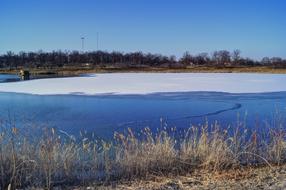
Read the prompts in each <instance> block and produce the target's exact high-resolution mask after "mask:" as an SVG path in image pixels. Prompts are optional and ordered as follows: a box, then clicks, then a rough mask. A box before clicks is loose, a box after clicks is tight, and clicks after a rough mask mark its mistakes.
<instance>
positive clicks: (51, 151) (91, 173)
mask: <svg viewBox="0 0 286 190" xmlns="http://www.w3.org/2000/svg"><path fill="white" fill-rule="evenodd" d="M280 127H281V128H282V127H283V126H280ZM173 134H175V129H170V130H168V132H167V130H166V129H162V130H160V131H158V132H157V133H156V134H154V133H152V132H151V130H150V129H148V128H145V129H144V130H142V131H141V132H140V133H139V134H137V133H136V134H135V133H133V132H132V130H130V129H129V130H128V132H127V133H126V134H120V133H115V134H114V141H113V142H104V141H98V140H92V139H89V138H87V137H85V136H84V135H83V134H82V135H81V138H79V139H78V140H74V139H73V138H67V137H66V136H64V135H62V134H61V133H60V132H58V131H57V130H55V129H54V128H46V129H45V130H44V132H43V134H42V135H41V136H39V137H38V138H32V137H31V135H28V134H27V135H26V133H25V130H21V129H18V128H16V127H15V126H13V125H12V124H10V123H5V122H2V125H1V127H0V185H1V188H2V189H6V188H8V189H9V188H10V189H15V188H28V189H30V188H32V187H34V188H45V189H52V188H53V187H76V186H81V187H87V186H92V187H97V188H101V189H109V188H115V187H118V188H120V187H122V188H123V189H124V188H127V186H124V185H123V186H122V185H120V184H124V182H128V181H138V180H143V181H144V180H145V182H146V180H148V179H153V180H154V179H161V182H162V184H163V185H164V180H165V182H166V180H167V182H166V184H165V185H167V186H168V185H171V186H173V185H175V186H178V185H179V187H178V188H177V189H179V188H181V187H182V188H183V186H182V185H183V184H180V183H183V182H185V183H189V186H190V187H196V185H199V184H201V185H204V183H205V181H206V177H207V176H215V174H219V173H221V174H224V175H230V176H231V175H234V176H238V177H239V176H240V173H241V171H246V170H250V169H251V168H259V167H266V168H267V170H268V171H279V169H281V168H282V166H283V164H284V163H285V162H286V139H285V132H284V131H283V130H281V129H272V130H271V129H270V130H269V131H267V133H265V134H262V133H257V132H256V131H249V130H247V129H245V128H244V127H243V125H242V124H238V126H237V127H236V128H235V129H228V130H222V129H221V128H220V127H219V126H218V125H217V124H214V125H212V126H208V124H206V125H205V126H202V127H191V128H189V129H188V130H187V131H185V132H184V133H183V134H182V135H181V137H180V138H178V137H177V136H176V135H173ZM175 136H176V137H175ZM274 173H275V172H274ZM276 173H277V172H276ZM170 176H175V177H170ZM176 176H177V177H176ZM178 176H185V180H182V179H183V178H181V179H180V178H179V177H178ZM187 177H190V179H195V181H194V182H188V180H187V179H186V178H187ZM169 179H172V180H174V179H175V180H177V182H176V183H175V184H173V182H172V183H171V184H169V181H170V180H169ZM214 179H215V178H209V180H214ZM168 180H169V181H168ZM157 182H158V183H153V186H154V188H155V187H156V185H158V184H159V186H158V187H160V180H157ZM192 183H193V184H192ZM135 184H136V182H134V183H133V186H134V185H135ZM148 184H149V182H146V183H145V184H144V183H143V186H145V187H147V186H148ZM141 185H142V183H141ZM149 185H150V184H149ZM128 186H131V187H132V184H129V185H128ZM139 186H140V185H138V184H136V185H135V187H136V188H137V187H139ZM167 186H166V188H167ZM136 188H134V189H136ZM143 189H144V188H143ZM159 189H160V188H159ZM161 189H162V188H161ZM163 189H164V188H163ZM169 189H170V188H169Z"/></svg>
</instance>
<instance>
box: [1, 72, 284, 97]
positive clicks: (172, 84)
mask: <svg viewBox="0 0 286 190" xmlns="http://www.w3.org/2000/svg"><path fill="white" fill-rule="evenodd" d="M193 91H213V92H230V93H260V92H280V91H286V75H283V74H253V73H112V74H91V75H86V76H83V77H70V78H53V79H40V80H30V81H22V82H14V83H1V84H0V92H16V93H28V94H39V95H52V94H85V95H100V94H150V93H157V92H193Z"/></svg>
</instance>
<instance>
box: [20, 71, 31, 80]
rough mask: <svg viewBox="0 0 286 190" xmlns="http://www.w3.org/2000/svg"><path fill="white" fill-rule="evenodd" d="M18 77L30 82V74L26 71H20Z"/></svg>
mask: <svg viewBox="0 0 286 190" xmlns="http://www.w3.org/2000/svg"><path fill="white" fill-rule="evenodd" d="M19 75H20V78H21V80H30V72H29V71H28V70H20V72H19Z"/></svg>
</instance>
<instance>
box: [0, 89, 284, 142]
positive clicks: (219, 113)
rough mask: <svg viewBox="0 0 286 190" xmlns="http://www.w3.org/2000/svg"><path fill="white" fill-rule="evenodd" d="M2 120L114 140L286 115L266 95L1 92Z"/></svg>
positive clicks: (279, 97) (276, 98)
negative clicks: (118, 135) (126, 133)
mask: <svg viewBox="0 0 286 190" xmlns="http://www.w3.org/2000/svg"><path fill="white" fill-rule="evenodd" d="M0 106H1V107H0V118H4V119H7V118H8V117H10V120H13V121H14V122H15V123H17V125H18V126H19V127H21V126H22V125H26V124H27V123H29V124H30V125H31V126H32V125H34V126H35V125H37V126H49V127H56V128H57V129H59V130H63V131H65V132H67V133H69V134H72V135H75V136H77V135H79V133H80V131H83V130H85V131H87V132H94V133H95V134H96V135H97V136H98V137H101V138H107V139H109V138H112V137H113V133H114V132H115V131H123V130H124V129H127V128H128V127H129V128H132V129H133V130H135V131H140V130H141V129H142V128H144V127H150V128H152V129H153V130H156V129H157V128H160V127H166V128H172V127H176V128H177V129H186V128H188V127H190V126H191V125H199V124H204V123H205V122H206V121H208V122H209V123H214V122H215V121H218V122H219V124H220V125H221V126H222V127H228V126H229V125H232V126H235V125H237V121H238V120H240V121H242V122H243V123H245V124H246V126H247V127H248V128H255V127H258V126H259V127H262V126H263V127H264V126H266V125H265V124H266V123H268V124H270V125H271V126H273V125H274V121H275V122H276V120H277V118H278V119H279V120H280V119H281V118H280V117H281V116H282V117H283V116H284V115H285V112H286V92H278V93H265V94H228V93H214V92H210V93H206V92H193V93H165V94H152V95H138V96H77V95H55V96H38V95H24V94H16V93H0Z"/></svg>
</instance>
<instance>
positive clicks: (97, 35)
mask: <svg viewBox="0 0 286 190" xmlns="http://www.w3.org/2000/svg"><path fill="white" fill-rule="evenodd" d="M98 42H99V33H98V32H97V33H96V49H97V51H98V50H99V49H98Z"/></svg>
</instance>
